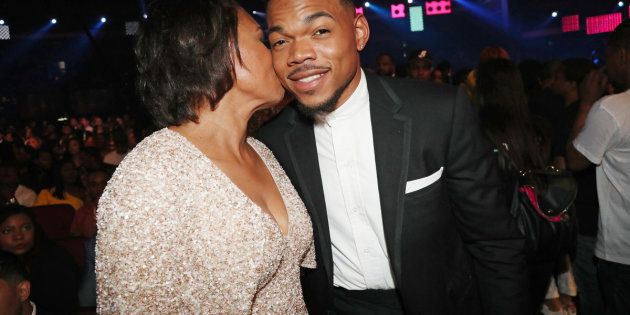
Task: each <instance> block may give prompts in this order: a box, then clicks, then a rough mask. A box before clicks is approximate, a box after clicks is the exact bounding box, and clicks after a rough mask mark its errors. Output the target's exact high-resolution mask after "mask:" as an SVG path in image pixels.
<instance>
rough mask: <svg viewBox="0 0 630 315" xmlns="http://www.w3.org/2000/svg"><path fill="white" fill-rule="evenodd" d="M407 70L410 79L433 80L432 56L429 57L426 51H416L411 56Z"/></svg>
mask: <svg viewBox="0 0 630 315" xmlns="http://www.w3.org/2000/svg"><path fill="white" fill-rule="evenodd" d="M407 68H408V70H407V76H408V77H410V78H413V79H418V80H422V81H429V80H431V73H432V72H433V61H432V60H431V55H429V52H428V51H427V50H425V49H419V50H417V51H414V52H413V53H412V54H411V55H410V56H409V63H408V66H407Z"/></svg>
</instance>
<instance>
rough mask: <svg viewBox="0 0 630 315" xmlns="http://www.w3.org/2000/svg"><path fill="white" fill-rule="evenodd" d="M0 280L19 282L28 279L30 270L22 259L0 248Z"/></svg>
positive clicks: (12, 282)
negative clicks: (27, 269) (28, 270)
mask: <svg viewBox="0 0 630 315" xmlns="http://www.w3.org/2000/svg"><path fill="white" fill-rule="evenodd" d="M0 280H4V281H6V282H9V283H11V284H17V283H19V282H21V281H24V280H28V272H27V271H26V267H25V266H24V264H23V263H22V261H21V260H20V259H19V258H18V257H17V256H15V255H13V254H11V253H9V252H5V251H3V250H0Z"/></svg>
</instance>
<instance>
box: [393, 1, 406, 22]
mask: <svg viewBox="0 0 630 315" xmlns="http://www.w3.org/2000/svg"><path fill="white" fill-rule="evenodd" d="M390 8H391V11H392V12H391V13H392V19H400V18H404V17H405V5H404V4H402V3H401V4H392V5H391V6H390Z"/></svg>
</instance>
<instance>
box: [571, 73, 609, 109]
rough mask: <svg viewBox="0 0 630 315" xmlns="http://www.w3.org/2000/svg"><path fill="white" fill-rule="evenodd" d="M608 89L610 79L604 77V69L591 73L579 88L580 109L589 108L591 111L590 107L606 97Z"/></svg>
mask: <svg viewBox="0 0 630 315" xmlns="http://www.w3.org/2000/svg"><path fill="white" fill-rule="evenodd" d="M607 87H608V78H607V77H606V76H605V75H604V72H603V69H599V70H593V71H591V72H589V74H587V75H586V78H584V80H583V81H582V84H580V87H579V91H578V94H579V96H580V107H582V106H583V105H584V106H588V110H590V107H591V106H593V104H594V103H595V102H597V100H599V99H600V98H601V97H602V96H603V95H604V93H605V92H606V88H607ZM588 110H587V112H588Z"/></svg>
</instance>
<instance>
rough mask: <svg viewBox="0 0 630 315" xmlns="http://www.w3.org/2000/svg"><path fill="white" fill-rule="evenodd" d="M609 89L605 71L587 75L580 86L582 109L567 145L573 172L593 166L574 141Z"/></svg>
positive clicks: (592, 72)
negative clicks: (596, 104) (589, 114)
mask: <svg viewBox="0 0 630 315" xmlns="http://www.w3.org/2000/svg"><path fill="white" fill-rule="evenodd" d="M607 87H608V78H607V77H606V76H605V75H604V73H603V69H599V70H593V71H591V72H590V73H589V74H587V75H586V78H584V81H582V84H580V88H579V92H578V93H579V95H580V107H579V108H578V113H577V116H576V118H575V123H574V124H573V129H572V130H571V134H570V136H569V141H568V143H567V149H566V152H567V153H566V154H567V161H566V162H567V166H568V167H569V169H571V170H573V171H580V170H583V169H585V168H587V167H588V166H589V165H591V162H590V161H589V160H588V159H587V158H586V157H584V155H582V153H580V152H578V150H576V149H575V147H573V140H574V139H575V138H576V137H577V135H578V134H579V133H580V131H582V128H584V124H585V123H586V117H587V116H588V112H589V111H590V110H591V107H593V104H595V102H597V100H599V99H600V98H601V97H602V96H603V95H604V93H605V92H606V89H607Z"/></svg>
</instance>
